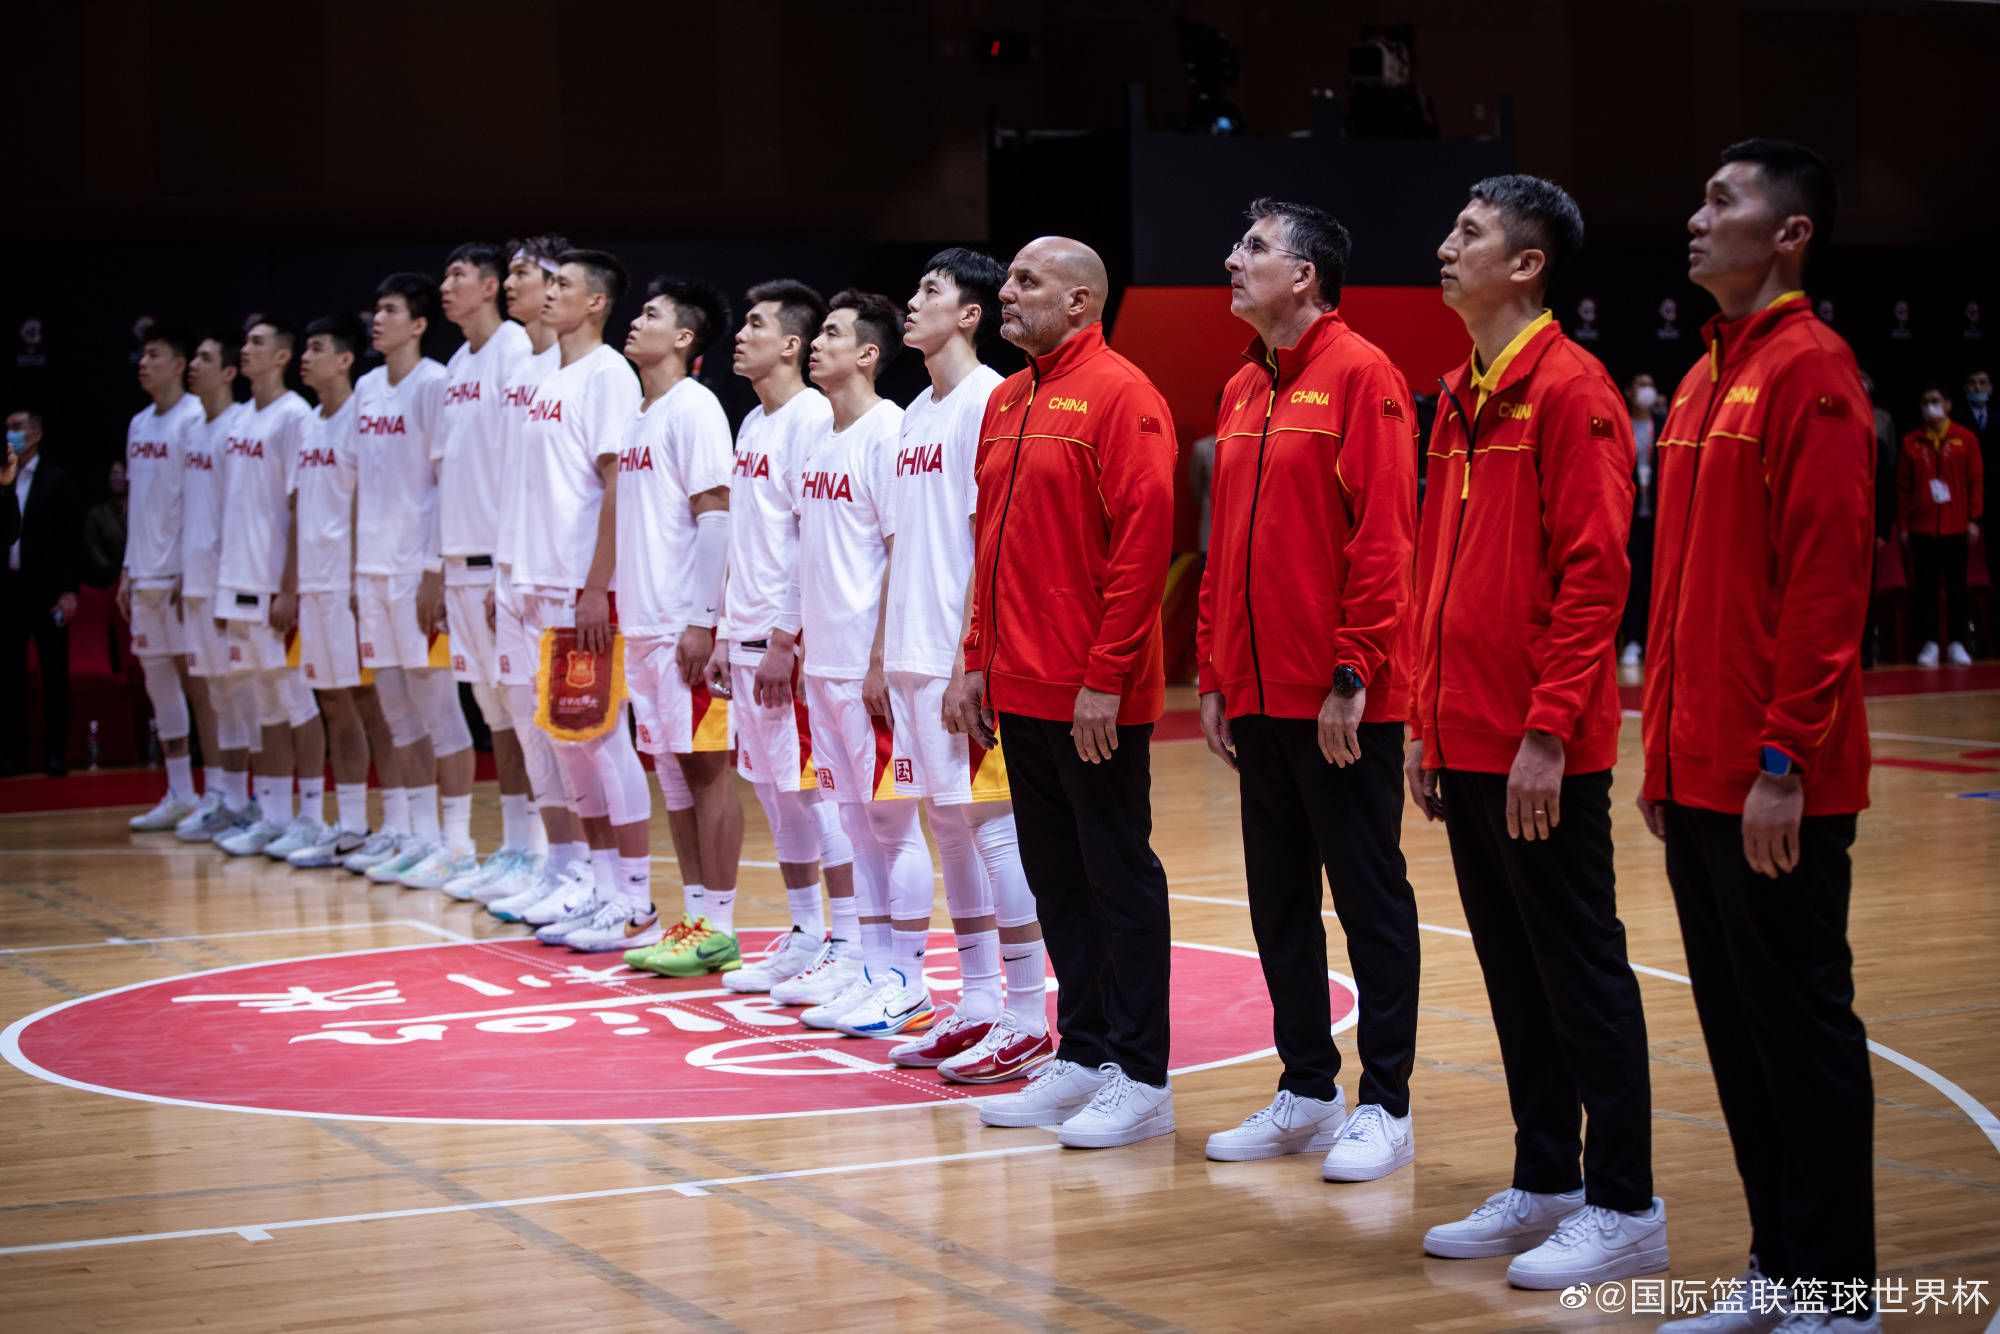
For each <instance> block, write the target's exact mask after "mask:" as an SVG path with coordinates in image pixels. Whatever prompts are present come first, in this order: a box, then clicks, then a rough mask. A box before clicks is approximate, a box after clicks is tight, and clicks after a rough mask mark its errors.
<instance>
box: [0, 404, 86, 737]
mask: <svg viewBox="0 0 2000 1334" xmlns="http://www.w3.org/2000/svg"><path fill="white" fill-rule="evenodd" d="M7 452H8V456H9V457H10V458H11V459H12V460H13V463H14V476H13V482H12V485H11V486H10V488H9V489H10V490H12V491H13V493H14V499H15V501H16V504H17V506H18V508H19V510H20V516H21V522H20V531H19V533H18V535H17V536H16V538H15V540H14V541H13V542H12V543H11V544H9V546H8V548H7V559H6V563H5V565H4V566H0V636H4V639H0V697H5V698H6V699H8V700H21V699H23V698H24V697H25V695H26V692H27V674H28V641H29V640H30V639H32V640H33V641H34V644H35V658H36V661H38V662H39V663H40V664H41V682H42V723H43V726H42V736H43V738H44V740H43V748H44V750H45V752H46V754H47V760H46V767H47V769H48V772H49V773H50V774H52V775H60V774H64V773H67V772H68V767H67V759H66V752H67V750H68V744H69V628H68V626H69V622H70V620H71V618H73V617H74V616H75V615H76V585H77V573H78V571H79V569H80V568H81V566H82V562H83V552H82V546H81V544H80V543H79V542H78V541H77V538H78V535H79V534H80V533H81V531H82V527H83V525H82V523H81V520H80V516H79V515H78V513H77V506H76V501H75V497H74V493H73V491H72V488H71V485H70V477H69V474H68V473H66V472H64V471H63V469H61V468H60V467H58V466H57V465H56V464H54V463H52V462H50V461H49V460H48V459H45V458H43V457H42V456H41V453H42V414H41V413H39V412H35V411H32V410H27V409H21V410H17V411H14V412H11V413H9V414H8V415H7ZM27 751H28V714H27V710H26V709H25V708H20V707H9V708H5V709H0V774H16V773H20V772H21V771H22V770H23V769H24V768H25V767H26V765H27V758H28V756H27Z"/></svg>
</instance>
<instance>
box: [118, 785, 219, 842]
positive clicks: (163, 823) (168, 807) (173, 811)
mask: <svg viewBox="0 0 2000 1334" xmlns="http://www.w3.org/2000/svg"><path fill="white" fill-rule="evenodd" d="M221 800H222V798H220V797H217V798H216V801H217V803H218V804H219V803H220V802H221ZM194 809H195V808H194V803H193V802H191V801H182V800H180V799H179V798H178V797H176V796H174V794H173V793H171V792H169V793H167V795H166V796H164V797H161V798H160V804H159V805H157V806H155V807H153V809H152V810H150V811H147V812H146V813H145V814H144V815H135V816H133V817H132V818H131V820H130V821H128V822H127V823H128V826H129V828H130V829H131V830H132V832H133V833H135V834H160V833H165V832H166V831H167V830H169V829H178V828H179V827H180V823H181V821H183V820H185V819H187V818H188V817H189V816H190V815H193V814H194Z"/></svg>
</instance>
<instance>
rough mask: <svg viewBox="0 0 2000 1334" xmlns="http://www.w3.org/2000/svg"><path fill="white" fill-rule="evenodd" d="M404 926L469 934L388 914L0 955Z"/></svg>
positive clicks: (21, 948) (454, 936) (112, 939)
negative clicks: (357, 919) (378, 917)
mask: <svg viewBox="0 0 2000 1334" xmlns="http://www.w3.org/2000/svg"><path fill="white" fill-rule="evenodd" d="M382 926H407V927H410V928H412V929H414V930H417V931H423V932H426V933H428V934H430V935H434V936H442V937H444V938H445V939H446V940H451V941H457V942H460V943H464V942H467V941H470V940H472V939H473V938H472V937H471V936H461V935H460V934H458V932H456V931H450V930H447V929H445V928H444V927H441V926H435V925H433V924H432V923H430V922H418V921H414V920H412V919H410V918H407V917H391V918H385V919H383V920H381V921H375V922H318V923H315V924H313V925H310V926H274V927H271V928H269V929H267V930H263V931H204V932H202V933H200V934H199V935H192V936H106V937H105V938H104V939H102V940H86V941H81V942H79V943H77V944H74V945H17V946H15V947H13V948H12V949H0V954H46V953H48V952H50V951H51V950H101V949H104V948H106V947H107V946H111V945H168V944H177V943H182V942H186V941H191V940H243V939H246V938H248V937H251V936H303V935H306V934H309V933H311V932H314V931H360V930H363V929H365V928H368V927H382Z"/></svg>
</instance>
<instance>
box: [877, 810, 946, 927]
mask: <svg viewBox="0 0 2000 1334" xmlns="http://www.w3.org/2000/svg"><path fill="white" fill-rule="evenodd" d="M861 809H862V810H863V811H865V812H866V813H867V817H868V827H869V829H870V830H872V831H873V832H874V835H875V843H876V846H878V847H880V848H881V849H882V860H883V864H884V866H885V868H886V869H887V871H888V873H889V915H890V916H892V917H894V918H896V919H897V920H898V921H908V920H910V919H912V918H918V917H929V916H930V915H931V903H932V901H933V900H934V899H935V898H936V897H937V885H936V881H935V880H934V879H933V877H932V870H931V850H930V846H929V845H928V844H926V843H925V842H924V833H923V827H922V826H921V825H920V824H918V822H917V803H915V802H914V801H871V802H867V803H865V804H861Z"/></svg>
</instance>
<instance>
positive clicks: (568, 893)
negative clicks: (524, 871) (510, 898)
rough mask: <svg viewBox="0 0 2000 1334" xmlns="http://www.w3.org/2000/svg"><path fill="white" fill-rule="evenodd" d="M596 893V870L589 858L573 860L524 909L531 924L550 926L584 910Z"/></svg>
mask: <svg viewBox="0 0 2000 1334" xmlns="http://www.w3.org/2000/svg"><path fill="white" fill-rule="evenodd" d="M596 897H597V873H596V872H595V871H593V870H591V869H590V863H588V862H571V863H570V864H569V866H568V867H567V868H566V869H565V870H564V871H563V873H562V875H560V876H559V877H557V879H556V882H555V884H553V885H551V886H550V887H549V892H548V893H546V894H544V895H542V897H541V898H540V899H538V900H536V901H535V902H534V903H532V904H530V905H529V906H528V907H527V908H526V909H524V910H523V911H522V913H521V920H522V921H524V922H526V923H527V924H528V925H529V926H548V925H549V924H551V923H553V922H560V921H561V920H562V919H563V918H565V917H574V916H576V915H577V914H578V913H579V912H581V911H583V905H584V904H585V903H587V902H589V901H591V900H592V899H595V898H596Z"/></svg>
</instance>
